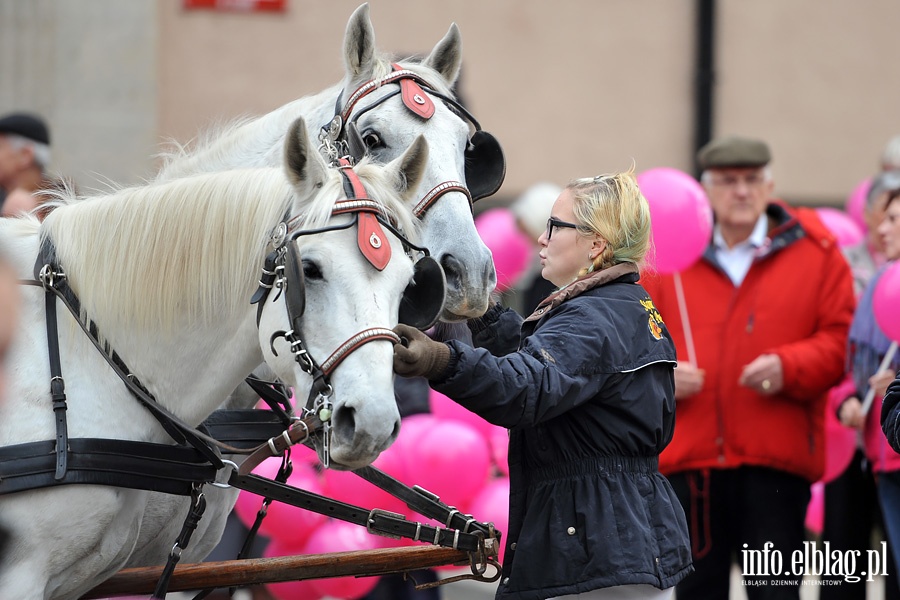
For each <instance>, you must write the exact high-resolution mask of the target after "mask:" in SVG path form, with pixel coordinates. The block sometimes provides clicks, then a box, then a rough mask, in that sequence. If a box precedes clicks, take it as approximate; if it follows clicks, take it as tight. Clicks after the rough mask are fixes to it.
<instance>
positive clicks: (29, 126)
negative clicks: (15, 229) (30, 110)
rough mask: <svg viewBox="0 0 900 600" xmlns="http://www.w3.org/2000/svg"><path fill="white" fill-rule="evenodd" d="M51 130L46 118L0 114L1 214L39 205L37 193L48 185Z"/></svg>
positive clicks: (14, 212) (5, 214) (6, 214)
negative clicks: (34, 194)
mask: <svg viewBox="0 0 900 600" xmlns="http://www.w3.org/2000/svg"><path fill="white" fill-rule="evenodd" d="M49 162H50V133H49V131H48V130H47V125H46V124H45V123H44V121H43V120H42V119H41V118H40V117H37V116H35V115H31V114H27V113H11V114H8V115H5V116H3V117H0V197H2V198H5V201H4V202H3V205H2V206H0V215H2V216H11V215H13V214H16V213H18V212H20V211H23V210H31V209H32V208H34V207H35V206H37V200H36V199H35V198H33V197H32V194H33V193H34V192H37V191H39V190H40V189H42V188H44V187H45V186H46V178H45V169H46V167H47V165H48V163H49Z"/></svg>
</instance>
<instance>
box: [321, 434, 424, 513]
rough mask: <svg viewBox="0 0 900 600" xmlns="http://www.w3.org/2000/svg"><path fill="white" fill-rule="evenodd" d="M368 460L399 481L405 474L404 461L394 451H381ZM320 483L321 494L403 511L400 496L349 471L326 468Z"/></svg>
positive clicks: (359, 503)
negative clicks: (377, 455) (372, 459)
mask: <svg viewBox="0 0 900 600" xmlns="http://www.w3.org/2000/svg"><path fill="white" fill-rule="evenodd" d="M388 450H390V448H389V449H388ZM372 464H373V465H374V466H375V467H378V468H379V469H381V470H382V471H384V472H385V473H387V474H388V475H390V476H391V477H394V478H395V479H399V480H400V481H403V479H404V477H405V474H406V467H405V463H404V462H403V457H401V456H399V455H398V454H397V453H391V454H389V453H388V452H387V451H385V452H382V453H381V456H379V457H378V458H377V459H376V460H375V462H374V463H372ZM323 484H324V495H326V496H328V497H329V498H333V499H335V500H338V501H340V502H346V503H347V504H355V505H356V506H361V507H363V508H368V509H373V508H382V509H384V510H389V511H391V512H403V511H404V510H405V509H406V504H405V503H404V502H403V501H402V500H399V499H398V498H395V497H394V496H392V495H391V494H389V493H387V492H386V491H384V490H382V489H381V488H380V487H378V486H376V485H374V484H372V483H369V482H368V481H366V480H365V479H363V478H362V477H360V476H359V475H356V474H355V473H351V472H350V471H335V470H334V469H326V470H325V472H324V474H323Z"/></svg>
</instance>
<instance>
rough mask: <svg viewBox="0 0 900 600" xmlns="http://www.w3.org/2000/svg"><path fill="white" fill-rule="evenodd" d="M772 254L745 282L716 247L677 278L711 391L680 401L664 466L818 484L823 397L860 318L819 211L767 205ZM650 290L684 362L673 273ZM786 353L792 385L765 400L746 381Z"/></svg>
mask: <svg viewBox="0 0 900 600" xmlns="http://www.w3.org/2000/svg"><path fill="white" fill-rule="evenodd" d="M766 214H767V215H768V217H769V241H770V242H771V243H770V244H769V245H768V248H767V250H765V251H763V252H761V255H760V256H758V257H757V258H755V259H754V261H753V264H752V265H751V267H750V270H749V271H748V272H747V275H746V277H745V278H744V280H743V282H742V284H741V286H740V287H738V288H735V287H734V285H733V284H732V282H731V280H730V279H729V278H728V275H726V274H725V272H724V271H722V269H721V268H720V267H719V266H718V265H717V264H716V262H715V258H714V252H713V248H712V246H710V247H709V248H707V251H706V254H705V255H704V256H703V258H701V259H700V260H698V261H697V262H696V263H695V264H694V265H692V266H691V267H689V268H688V269H686V270H685V271H684V272H682V273H681V274H680V276H681V280H682V284H683V288H684V295H685V303H686V306H687V311H688V320H689V322H690V326H691V331H692V333H693V340H694V346H695V349H696V353H697V363H698V365H697V366H698V367H699V368H701V369H704V370H705V380H704V386H703V389H702V390H701V391H700V392H699V393H697V394H695V395H694V396H691V397H689V398H685V399H682V400H679V401H678V405H677V409H676V420H675V435H674V437H673V439H672V442H671V443H670V444H669V446H668V447H667V448H666V450H665V451H664V452H663V453H662V456H661V457H660V471H662V472H663V473H673V472H677V471H684V470H692V469H706V468H734V467H738V466H741V465H755V466H763V467H771V468H775V469H780V470H783V471H787V472H790V473H794V474H796V475H800V476H802V477H804V478H806V479H808V480H809V481H810V482H813V481H816V480H818V479H819V478H820V476H821V475H822V470H823V468H824V449H823V444H824V427H823V416H824V410H825V404H824V403H825V396H826V393H827V392H828V389H829V388H830V387H831V386H833V385H834V384H836V383H837V382H838V381H839V380H840V379H841V376H842V375H843V373H844V353H845V348H846V344H847V332H848V328H849V326H850V321H851V319H852V317H853V309H854V305H855V298H854V292H853V278H852V276H851V273H850V268H849V266H848V264H847V261H846V260H845V259H844V257H843V255H842V254H841V252H840V249H839V248H838V246H837V243H836V241H835V239H834V236H832V235H831V233H829V231H828V230H827V229H826V228H825V226H824V225H823V224H822V222H821V221H820V220H819V218H818V216H817V215H816V214H815V211H812V210H809V209H789V208H787V207H786V206H784V205H783V204H782V203H780V202H777V201H776V202H773V203H771V204H769V206H768V208H767V210H766ZM641 283H642V284H643V285H644V287H645V288H646V289H647V291H648V292H649V293H650V295H651V297H652V298H653V302H654V303H655V304H656V306H657V308H658V309H659V312H660V313H661V314H662V316H663V319H664V320H665V322H666V325H667V326H668V328H669V331H670V332H671V334H672V338H673V339H674V341H675V346H676V350H677V353H678V358H679V360H684V361H686V360H687V356H688V353H687V346H686V345H685V336H684V327H683V324H682V322H681V316H680V313H679V307H678V300H677V296H676V292H675V284H674V276H673V275H662V276H661V275H656V274H653V275H648V276H645V277H644V278H643V279H642V280H641ZM768 353H775V354H777V355H778V356H779V357H780V358H781V364H782V367H783V371H784V387H783V389H782V390H781V392H780V393H779V394H777V395H773V396H762V395H760V394H757V393H756V392H755V391H754V390H752V389H750V388H746V387H742V386H740V385H738V379H739V377H740V374H741V370H742V369H743V368H744V366H745V365H747V364H748V363H750V362H751V361H752V360H753V359H755V358H756V357H757V356H759V355H760V354H768Z"/></svg>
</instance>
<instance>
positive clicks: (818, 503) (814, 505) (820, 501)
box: [806, 483, 825, 535]
mask: <svg viewBox="0 0 900 600" xmlns="http://www.w3.org/2000/svg"><path fill="white" fill-rule="evenodd" d="M809 491H810V497H809V504H808V505H807V506H806V528H807V529H808V530H810V531H811V532H812V533H814V534H816V535H820V534H821V533H822V527H823V526H824V524H825V484H824V483H814V484H812V487H810V490H809Z"/></svg>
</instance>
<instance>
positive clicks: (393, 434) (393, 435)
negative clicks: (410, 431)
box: [391, 419, 400, 441]
mask: <svg viewBox="0 0 900 600" xmlns="http://www.w3.org/2000/svg"><path fill="white" fill-rule="evenodd" d="M398 435H400V419H397V420H396V421H394V430H393V431H391V440H392V441H393V440H396V439H397V436H398Z"/></svg>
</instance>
